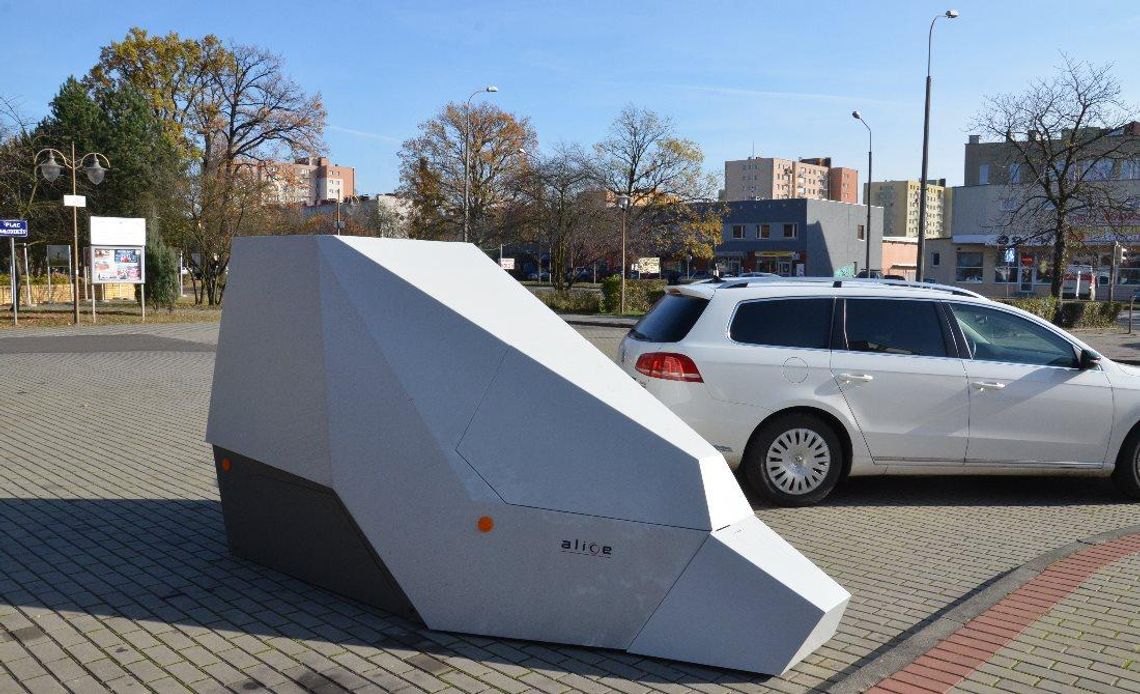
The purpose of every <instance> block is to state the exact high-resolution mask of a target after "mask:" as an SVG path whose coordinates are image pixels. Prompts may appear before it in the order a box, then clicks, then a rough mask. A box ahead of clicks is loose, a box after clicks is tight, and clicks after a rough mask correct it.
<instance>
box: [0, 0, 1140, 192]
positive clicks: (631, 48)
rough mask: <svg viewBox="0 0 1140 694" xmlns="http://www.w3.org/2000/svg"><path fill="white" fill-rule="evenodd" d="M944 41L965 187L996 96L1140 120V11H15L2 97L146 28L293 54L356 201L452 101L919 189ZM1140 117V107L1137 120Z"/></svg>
mask: <svg viewBox="0 0 1140 694" xmlns="http://www.w3.org/2000/svg"><path fill="white" fill-rule="evenodd" d="M950 8H954V9H957V10H958V11H959V12H960V13H961V16H960V17H959V18H958V19H954V20H946V19H942V20H939V22H938V24H937V27H936V29H935V37H934V39H935V40H934V62H933V75H934V90H933V94H934V98H933V107H932V120H931V133H930V143H931V144H930V167H929V173H930V176H931V177H932V178H946V179H948V181H949V183H950V184H951V185H954V184H960V183H961V181H962V156H963V147H962V145H963V143H965V142H966V139H967V136H968V134H969V133H970V121H971V118H972V117H973V116H974V115H975V114H976V113H977V112H978V111H979V109H980V108H981V107H982V105H983V100H984V98H985V96H987V95H994V94H999V93H1003V92H1015V91H1020V90H1022V89H1024V88H1025V87H1026V86H1027V85H1028V83H1029V82H1030V81H1031V80H1033V79H1035V78H1037V77H1042V76H1047V75H1048V74H1049V73H1050V72H1051V71H1052V70H1053V68H1054V67H1055V66H1056V65H1057V64H1059V63H1060V62H1061V52H1062V51H1064V52H1065V53H1067V54H1068V55H1070V56H1072V57H1073V58H1076V59H1080V60H1088V61H1092V62H1094V63H1113V64H1114V65H1115V66H1116V76H1117V78H1118V79H1119V81H1120V83H1121V86H1122V88H1123V92H1124V94H1123V96H1124V98H1125V99H1126V100H1127V101H1129V102H1132V103H1140V70H1137V69H1136V68H1137V67H1138V66H1140V41H1137V40H1136V36H1138V35H1140V2H1136V0H1116V1H1109V0H1082V1H1081V2H1079V3H1076V2H1072V0H1064V1H1055V0H1036V1H1033V2H1028V1H1021V0H1000V1H999V0H961V1H960V2H958V3H957V4H950V5H947V4H945V3H943V2H942V1H941V0H936V1H934V2H930V1H928V0H874V1H872V0H862V1H854V0H848V1H846V2H837V1H833V0H814V1H812V2H787V1H786V0H785V1H774V0H738V1H736V2H720V1H716V0H705V1H703V2H674V1H672V0H658V1H657V2H642V1H640V0H626V1H625V2H618V3H615V2H612V0H611V1H609V2H596V1H594V0H575V1H573V2H546V1H540V0H531V1H529V2H528V1H524V0H520V1H517V2H509V1H487V2H479V1H476V0H467V1H444V0H419V1H418V2H416V1H410V2H403V1H397V0H390V1H376V2H367V1H364V0H342V1H341V2H331V3H328V4H324V5H321V4H320V3H313V2H295V1H294V0H274V1H273V2H264V1H262V0H238V1H236V2H235V1H234V0H230V1H228V2H217V1H215V0H199V1H198V2H181V1H179V0H161V1H158V0H144V1H141V2H140V1H136V0H100V1H88V0H84V1H78V0H62V1H60V2H40V1H39V0H32V1H30V0H0V26H3V27H4V28H5V31H4V52H3V55H4V57H3V60H2V62H0V94H2V95H4V96H6V97H9V98H12V99H15V100H16V101H17V102H18V103H19V104H20V105H21V107H22V108H23V110H24V112H25V113H26V114H28V115H30V116H32V117H35V118H39V117H42V116H43V115H44V114H45V113H46V110H47V104H48V102H49V101H50V100H51V98H52V96H53V95H54V94H55V92H56V91H57V90H58V88H59V85H60V84H61V83H62V82H63V81H64V80H65V79H66V78H67V77H68V76H69V75H76V76H81V75H83V74H84V73H86V72H87V71H88V70H89V69H90V67H91V66H92V65H93V64H94V63H95V62H96V61H97V60H98V56H99V49H100V47H101V46H104V45H107V44H109V43H110V42H112V41H115V40H120V39H122V38H123V36H124V35H125V34H126V33H127V30H128V29H130V28H131V27H132V26H139V27H142V28H144V29H146V30H147V31H148V32H150V33H159V34H165V33H166V32H168V31H176V32H178V33H179V34H181V35H183V36H194V37H199V36H203V35H205V34H209V33H213V34H215V35H217V36H219V37H221V38H223V39H225V40H227V41H231V42H235V43H241V44H253V45H257V46H261V47H263V48H267V49H269V50H271V51H273V52H275V53H277V54H279V55H280V56H281V57H282V58H283V60H284V63H285V68H286V71H287V74H288V75H289V76H290V77H291V78H293V79H294V80H296V81H297V82H298V83H300V84H301V85H302V87H303V88H304V89H305V90H307V91H309V92H320V93H321V95H322V96H323V98H324V102H325V105H326V108H327V110H328V121H327V127H326V132H325V141H326V142H327V145H328V155H329V157H330V158H331V159H332V160H333V161H334V162H335V163H338V164H342V165H347V166H354V167H355V168H356V177H357V178H356V181H357V185H356V187H357V193H358V194H365V193H377V192H388V191H391V190H393V189H395V188H396V187H397V186H398V185H399V164H398V159H397V156H396V154H397V152H398V151H399V148H400V144H401V143H402V142H403V141H404V140H407V139H408V138H411V137H414V136H415V135H416V132H417V126H418V124H419V123H421V122H423V121H424V120H427V119H429V118H430V117H432V116H433V115H434V114H436V113H437V112H438V111H439V110H440V109H441V107H442V106H443V105H444V104H445V103H447V102H448V101H462V100H463V99H466V98H467V96H468V95H469V94H470V93H471V92H472V91H474V90H476V89H479V88H481V87H483V86H485V85H487V84H494V85H496V86H498V87H499V92H498V93H496V94H486V95H482V96H478V97H476V98H477V99H478V98H486V99H490V100H492V101H494V103H495V104H497V105H498V106H499V107H501V108H503V109H505V110H507V111H510V112H512V113H514V114H516V115H518V116H525V117H527V118H529V119H530V121H531V123H532V125H533V126H534V127H535V129H536V131H537V133H538V137H539V142H540V144H541V146H542V147H543V148H549V147H551V146H553V145H555V144H557V143H559V142H567V143H571V142H577V143H581V144H583V145H587V146H588V145H590V144H593V143H594V142H597V141H599V140H601V139H603V138H604V137H605V135H606V131H607V128H608V127H609V124H610V122H611V121H612V120H613V118H614V117H615V116H616V115H617V113H618V112H619V111H620V110H621V109H622V108H623V107H624V106H625V105H627V104H635V105H637V106H641V107H646V108H650V109H653V110H655V111H657V112H658V113H660V114H661V115H664V116H667V117H668V118H670V119H671V120H672V122H673V124H674V126H675V129H676V132H677V134H678V135H680V136H682V137H685V138H688V139H691V140H694V141H695V142H697V143H698V144H699V145H700V146H701V148H702V149H703V151H704V153H705V167H706V168H707V169H709V170H711V171H720V172H723V162H724V160H726V159H742V158H745V157H747V156H749V155H751V154H753V153H755V154H756V155H757V156H780V157H786V158H796V157H814V156H830V157H832V160H833V164H834V165H836V166H850V167H854V168H858V169H859V171H860V174H859V175H860V178H859V180H860V182H863V181H865V180H866V168H867V131H866V130H865V129H864V127H863V126H862V124H860V123H859V122H857V121H855V120H854V119H853V118H852V117H851V111H852V110H854V109H858V110H859V111H860V112H861V113H862V115H863V117H864V119H866V121H867V122H868V123H869V124H870V126H871V128H872V129H873V131H874V175H875V180H889V179H903V178H912V179H916V178H918V177H919V174H920V171H921V154H922V107H923V93H924V92H923V89H924V79H925V73H926V38H927V29H928V27H929V25H930V20H931V19H932V18H933V17H934V16H935V15H937V14H940V13H942V12H944V11H945V10H947V9H950ZM1137 113H1138V115H1140V110H1138V112H1137Z"/></svg>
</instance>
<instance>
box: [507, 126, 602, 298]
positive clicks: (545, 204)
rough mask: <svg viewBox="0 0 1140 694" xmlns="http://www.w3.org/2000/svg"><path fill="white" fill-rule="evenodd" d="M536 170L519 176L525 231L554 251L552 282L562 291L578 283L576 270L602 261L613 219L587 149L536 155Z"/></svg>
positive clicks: (566, 148) (563, 147)
mask: <svg viewBox="0 0 1140 694" xmlns="http://www.w3.org/2000/svg"><path fill="white" fill-rule="evenodd" d="M530 159H531V165H530V166H529V167H527V168H526V169H525V170H524V171H523V172H522V174H521V175H520V177H519V186H518V190H519V200H520V203H521V204H520V207H519V213H520V214H521V215H523V216H524V217H525V220H523V221H522V222H520V224H519V226H520V227H522V228H524V229H525V234H526V238H528V239H529V240H531V241H534V242H537V243H538V244H539V245H540V246H541V247H543V248H549V249H550V253H551V256H550V279H551V282H552V283H553V285H554V287H555V288H556V289H565V288H567V287H569V286H570V285H572V284H573V283H574V279H575V278H574V276H573V272H571V271H572V270H573V269H574V268H575V267H583V266H586V265H589V264H591V263H593V262H595V261H596V260H598V259H599V258H600V257H601V256H602V255H603V254H604V253H605V251H606V250H609V249H611V248H612V245H613V244H612V243H607V241H609V240H610V239H608V238H607V236H609V237H612V234H609V235H606V234H601V233H598V232H599V231H600V230H601V229H607V228H608V229H612V228H614V226H613V219H612V217H613V215H612V214H611V213H610V211H609V210H608V209H607V207H606V205H605V198H604V196H603V195H600V194H599V193H598V190H597V187H596V185H595V172H594V170H593V167H592V166H591V162H590V161H589V159H588V158H587V156H586V154H585V153H584V152H583V151H582V149H581V148H580V147H578V146H576V145H565V144H563V145H559V146H558V147H556V148H555V149H554V151H553V152H552V153H551V154H550V155H549V156H546V157H541V156H537V155H532V156H531V158H530Z"/></svg>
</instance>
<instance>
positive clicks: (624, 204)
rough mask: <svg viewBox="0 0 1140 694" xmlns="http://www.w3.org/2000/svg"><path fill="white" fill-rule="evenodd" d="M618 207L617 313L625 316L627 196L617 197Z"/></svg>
mask: <svg viewBox="0 0 1140 694" xmlns="http://www.w3.org/2000/svg"><path fill="white" fill-rule="evenodd" d="M617 204H618V207H620V208H621V307H620V310H619V313H620V314H621V315H623V316H624V315H625V266H626V262H625V216H626V214H627V212H628V211H629V196H628V195H619V196H618V199H617Z"/></svg>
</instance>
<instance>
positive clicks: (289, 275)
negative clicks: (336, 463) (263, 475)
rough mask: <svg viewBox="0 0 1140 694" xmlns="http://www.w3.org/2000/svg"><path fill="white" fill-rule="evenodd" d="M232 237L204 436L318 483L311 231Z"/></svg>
mask: <svg viewBox="0 0 1140 694" xmlns="http://www.w3.org/2000/svg"><path fill="white" fill-rule="evenodd" d="M273 241H274V242H273V243H264V240H262V239H234V246H233V259H232V260H231V261H230V274H231V275H232V279H231V280H230V281H229V282H227V286H226V296H225V310H224V311H222V324H221V327H220V328H219V332H218V352H217V358H216V359H215V362H214V387H213V390H212V391H211V394H210V416H209V420H208V422H207V425H206V440H208V441H209V442H210V443H212V444H214V445H216V446H222V447H224V448H227V449H230V450H233V451H240V452H241V453H242V454H244V455H248V456H250V457H251V458H256V459H258V460H270V461H274V465H276V466H277V467H279V468H281V469H282V470H285V471H287V472H291V473H293V474H295V475H300V476H301V477H305V478H307V479H309V480H312V481H314V482H319V483H321V484H324V485H328V484H329V483H330V481H331V478H330V476H329V459H328V444H327V441H326V439H325V421H326V420H327V415H326V413H325V372H324V369H323V368H321V367H320V364H321V363H322V362H323V360H324V358H323V346H324V333H323V330H322V327H323V326H322V324H321V320H320V315H321V306H320V300H321V287H320V283H319V277H318V269H317V268H318V261H319V252H320V251H319V244H318V239H317V238H316V237H311V236H310V237H304V236H297V237H284V238H278V239H274V240H273Z"/></svg>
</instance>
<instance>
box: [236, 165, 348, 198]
mask: <svg viewBox="0 0 1140 694" xmlns="http://www.w3.org/2000/svg"><path fill="white" fill-rule="evenodd" d="M258 176H259V177H260V178H261V179H262V180H269V181H270V182H271V183H272V186H271V188H270V192H269V193H268V194H267V201H268V202H274V203H278V204H283V205H316V204H317V203H320V202H323V201H326V200H330V201H333V202H336V201H344V199H345V198H350V197H353V196H354V195H356V169H355V168H353V167H351V166H341V165H339V164H333V163H331V162H330V161H329V160H328V158H327V157H303V158H301V159H297V160H296V161H292V162H264V163H262V164H260V165H259V166H258Z"/></svg>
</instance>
